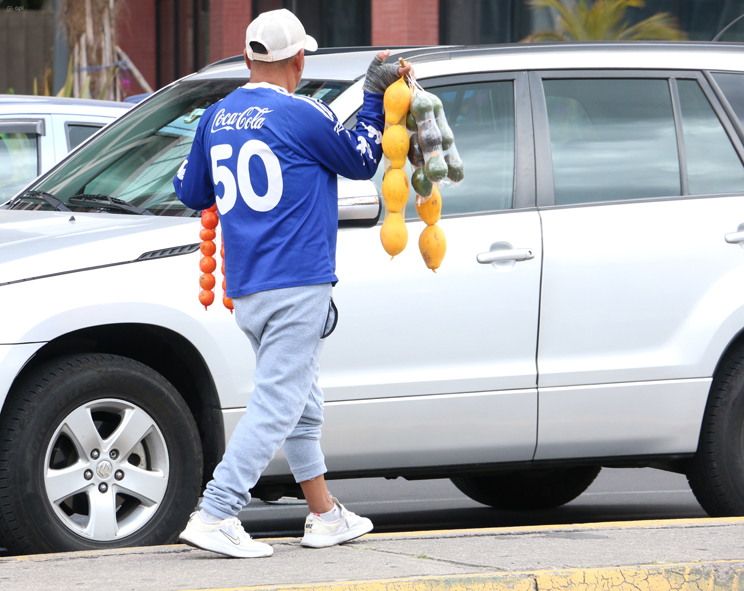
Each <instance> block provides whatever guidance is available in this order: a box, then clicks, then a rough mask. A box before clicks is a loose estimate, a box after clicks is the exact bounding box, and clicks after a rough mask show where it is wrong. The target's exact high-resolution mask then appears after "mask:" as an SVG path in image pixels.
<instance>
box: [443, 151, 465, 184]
mask: <svg viewBox="0 0 744 591" xmlns="http://www.w3.org/2000/svg"><path fill="white" fill-rule="evenodd" d="M444 159H445V161H446V162H447V178H448V179H449V180H451V181H452V182H453V183H459V182H460V181H461V180H463V179H464V178H465V168H463V166H462V160H460V158H459V157H457V156H455V155H454V154H448V155H447V156H446V157H445V158H444Z"/></svg>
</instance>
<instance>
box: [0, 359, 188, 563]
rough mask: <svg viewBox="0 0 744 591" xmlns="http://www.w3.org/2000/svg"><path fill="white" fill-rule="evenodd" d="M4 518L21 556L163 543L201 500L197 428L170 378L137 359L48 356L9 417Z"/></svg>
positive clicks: (16, 397)
mask: <svg viewBox="0 0 744 591" xmlns="http://www.w3.org/2000/svg"><path fill="white" fill-rule="evenodd" d="M0 434H2V442H1V444H0V516H1V519H0V526H1V527H2V539H3V542H4V543H5V545H6V546H7V547H8V549H9V550H11V551H12V552H16V553H38V552H58V551H68V550H86V549H101V548H116V547H123V546H143V545H151V544H164V543H168V542H172V541H174V540H175V538H176V536H177V534H178V533H179V532H180V531H181V529H182V528H183V527H184V525H185V523H186V521H187V519H188V516H189V513H190V512H191V511H192V510H193V509H194V507H195V506H196V503H197V500H198V497H199V492H200V484H201V470H202V454H201V443H200V439H199V433H198V431H197V428H196V424H195V423H194V419H193V417H192V415H191V413H190V411H189V408H188V406H187V405H186V403H185V402H184V400H183V398H181V396H180V395H179V393H178V392H177V391H176V390H175V388H174V387H173V386H172V385H171V384H170V383H169V382H168V381H167V380H166V379H165V378H163V376H161V375H160V374H158V373H157V372H155V371H154V370H152V369H151V368H149V367H147V366H146V365H143V364H141V363H139V362H137V361H134V360H132V359H128V358H125V357H119V356H115V355H102V354H90V355H81V356H76V357H67V358H62V359H57V360H54V361H52V362H49V363H47V364H45V365H43V366H41V367H39V368H38V369H36V370H34V371H33V372H32V373H31V375H29V376H27V377H26V378H25V379H23V380H22V383H20V384H18V385H17V386H16V387H14V389H13V390H12V392H11V394H10V395H9V397H8V400H7V401H6V403H5V406H4V408H3V413H2V417H1V418H0Z"/></svg>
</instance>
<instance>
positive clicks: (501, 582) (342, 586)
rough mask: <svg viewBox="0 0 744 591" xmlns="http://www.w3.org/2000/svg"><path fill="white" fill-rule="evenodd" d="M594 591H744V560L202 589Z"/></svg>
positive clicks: (212, 590) (227, 590)
mask: <svg viewBox="0 0 744 591" xmlns="http://www.w3.org/2000/svg"><path fill="white" fill-rule="evenodd" d="M595 589H596V590H601V591H742V590H744V560H742V561H737V560H723V561H716V562H707V563H696V564H665V565H647V566H632V567H619V568H586V569H567V570H557V571H533V572H514V573H483V574H476V575H447V576H430V577H412V578H405V579H386V580H380V581H346V582H339V583H317V584H313V585H262V586H258V587H224V588H221V589H201V590H200V591H552V590H557V591H593V590H595ZM184 591H186V590H184ZM191 591H196V590H191Z"/></svg>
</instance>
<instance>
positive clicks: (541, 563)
mask: <svg viewBox="0 0 744 591" xmlns="http://www.w3.org/2000/svg"><path fill="white" fill-rule="evenodd" d="M270 543H272V544H273V545H274V548H275V553H274V556H272V557H270V558H260V559H245V560H238V559H230V558H224V557H220V556H218V555H216V554H212V553H209V552H203V551H199V550H195V549H193V548H190V547H188V546H182V545H174V546H161V547H155V548H131V549H125V550H112V551H97V552H76V553H69V554H47V555H39V556H23V557H10V558H2V559H0V589H8V590H13V591H26V590H33V591H39V590H47V589H49V590H52V589H54V590H57V591H68V590H73V589H74V590H97V591H98V590H106V591H130V590H138V591H139V590H148V591H166V590H168V591H183V590H194V589H203V590H204V589H210V590H214V589H220V590H228V589H231V590H232V589H246V588H252V589H253V588H260V589H285V588H291V589H313V590H318V591H319V590H321V589H322V590H327V591H342V590H343V591H372V590H380V589H386V590H387V589H395V590H396V591H408V590H416V591H419V590H427V591H428V590H432V591H433V590H435V589H442V590H444V589H468V590H470V589H491V590H496V589H517V590H520V591H528V590H540V591H542V590H544V589H553V588H560V589H587V590H588V589H607V590H609V589H616V588H617V589H624V590H627V591H630V590H635V591H639V590H641V591H643V590H646V589H648V590H649V591H651V590H656V589H703V590H706V591H707V590H711V591H712V590H719V589H720V590H723V589H726V590H728V589H744V518H733V519H700V520H669V521H639V522H621V523H603V524H586V525H569V526H559V527H550V526H538V527H524V528H505V529H500V528H499V529H474V530H458V531H440V532H418V533H405V534H370V535H367V536H364V537H362V538H360V539H358V540H356V541H353V542H350V543H347V544H345V545H343V546H337V547H334V548H328V549H324V550H312V549H307V548H302V547H300V545H299V540H298V539H296V538H284V539H274V540H270Z"/></svg>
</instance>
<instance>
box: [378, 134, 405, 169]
mask: <svg viewBox="0 0 744 591" xmlns="http://www.w3.org/2000/svg"><path fill="white" fill-rule="evenodd" d="M408 146H409V139H408V132H407V131H406V128H405V127H403V126H402V125H391V126H390V127H388V128H387V129H386V130H385V131H384V132H383V134H382V151H383V152H384V153H385V156H387V157H388V159H389V160H390V166H392V167H393V168H403V167H404V166H405V165H406V158H407V157H408Z"/></svg>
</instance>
